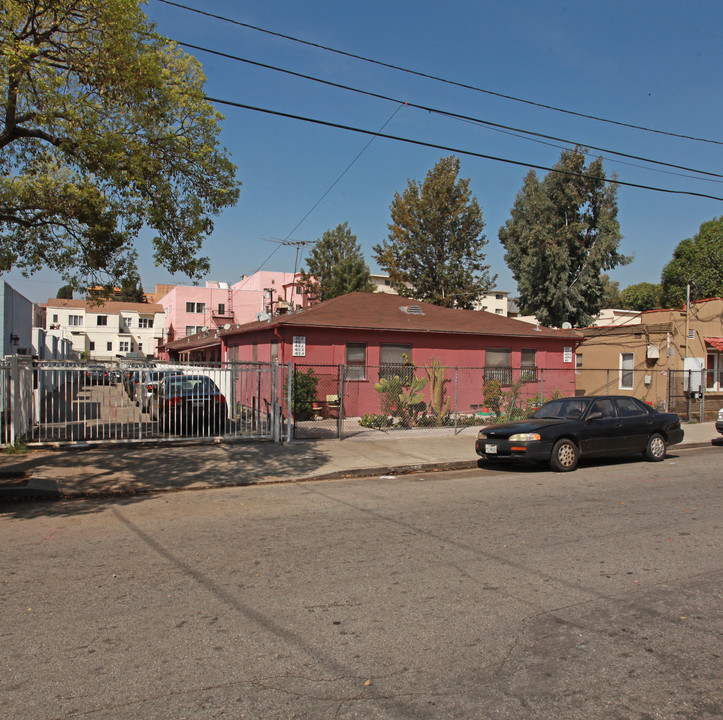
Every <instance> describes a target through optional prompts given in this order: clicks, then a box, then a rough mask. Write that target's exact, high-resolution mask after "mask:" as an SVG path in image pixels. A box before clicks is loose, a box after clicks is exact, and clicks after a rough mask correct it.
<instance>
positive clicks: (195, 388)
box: [168, 375, 218, 394]
mask: <svg viewBox="0 0 723 720" xmlns="http://www.w3.org/2000/svg"><path fill="white" fill-rule="evenodd" d="M168 392H169V393H193V394H196V393H216V392H218V388H217V387H216V384H215V383H214V382H213V380H211V378H207V377H205V376H199V377H197V376H194V375H190V376H189V375H184V376H182V377H181V376H179V377H174V378H172V379H171V381H170V382H169V383H168Z"/></svg>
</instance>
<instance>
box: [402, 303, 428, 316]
mask: <svg viewBox="0 0 723 720" xmlns="http://www.w3.org/2000/svg"><path fill="white" fill-rule="evenodd" d="M399 309H400V310H401V311H402V312H403V313H407V315H424V313H423V312H422V308H420V307H419V305H402V307H400V308H399Z"/></svg>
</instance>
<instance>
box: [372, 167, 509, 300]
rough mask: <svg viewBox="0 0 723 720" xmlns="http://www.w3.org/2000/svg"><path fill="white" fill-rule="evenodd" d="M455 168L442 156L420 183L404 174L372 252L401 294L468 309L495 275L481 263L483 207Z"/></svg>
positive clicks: (486, 288)
mask: <svg viewBox="0 0 723 720" xmlns="http://www.w3.org/2000/svg"><path fill="white" fill-rule="evenodd" d="M458 173H459V158H457V157H455V156H453V155H452V156H450V157H446V158H442V159H441V160H440V161H439V162H438V163H437V164H436V165H435V166H434V167H433V168H432V169H431V170H429V171H428V172H427V176H426V178H425V180H424V183H422V184H421V185H420V184H419V183H418V182H417V181H416V180H409V181H408V182H407V189H406V190H405V191H404V192H403V193H402V194H401V195H400V194H399V193H395V195H394V201H393V202H392V204H391V213H392V222H391V223H390V225H389V238H388V239H387V240H384V241H383V242H382V243H381V244H379V245H375V246H374V253H375V255H374V258H375V260H376V261H377V263H378V264H379V266H380V267H381V268H382V269H383V270H385V271H386V272H387V273H388V274H389V278H390V280H391V284H392V287H393V288H394V289H395V290H396V291H397V292H398V293H399V294H400V295H403V296H404V297H408V298H414V299H416V300H422V301H424V302H428V303H432V304H433V305H442V306H444V307H452V308H462V309H472V308H473V307H474V306H475V302H476V301H477V300H478V299H479V298H480V296H481V295H483V294H484V293H485V292H487V291H488V290H489V289H490V288H491V287H492V285H493V284H494V281H495V279H496V277H497V276H496V275H495V276H490V275H489V265H485V264H484V259H485V255H484V253H483V252H482V250H483V248H484V246H485V245H486V244H487V240H486V238H485V236H484V235H483V234H482V230H483V229H484V222H483V220H482V210H481V208H480V206H479V203H478V202H477V199H476V198H474V197H472V195H471V193H470V190H469V178H467V179H460V180H457V175H458Z"/></svg>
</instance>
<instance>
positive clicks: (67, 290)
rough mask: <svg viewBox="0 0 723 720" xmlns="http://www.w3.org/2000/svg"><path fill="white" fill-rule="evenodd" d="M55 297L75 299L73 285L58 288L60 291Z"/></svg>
mask: <svg viewBox="0 0 723 720" xmlns="http://www.w3.org/2000/svg"><path fill="white" fill-rule="evenodd" d="M55 297H56V298H58V300H72V299H73V286H72V285H63V287H61V288H59V289H58V292H57V294H56V296H55Z"/></svg>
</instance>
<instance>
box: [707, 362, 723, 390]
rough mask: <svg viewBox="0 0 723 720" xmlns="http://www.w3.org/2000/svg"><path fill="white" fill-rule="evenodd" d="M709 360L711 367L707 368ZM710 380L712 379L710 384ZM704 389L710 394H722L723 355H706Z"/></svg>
mask: <svg viewBox="0 0 723 720" xmlns="http://www.w3.org/2000/svg"><path fill="white" fill-rule="evenodd" d="M710 358H712V359H713V363H712V365H713V366H712V367H708V365H709V362H708V361H709V359H710ZM711 378H713V382H712V383H711V382H710V379H711ZM705 389H706V390H709V391H710V392H723V353H720V352H707V353H706V369H705Z"/></svg>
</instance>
